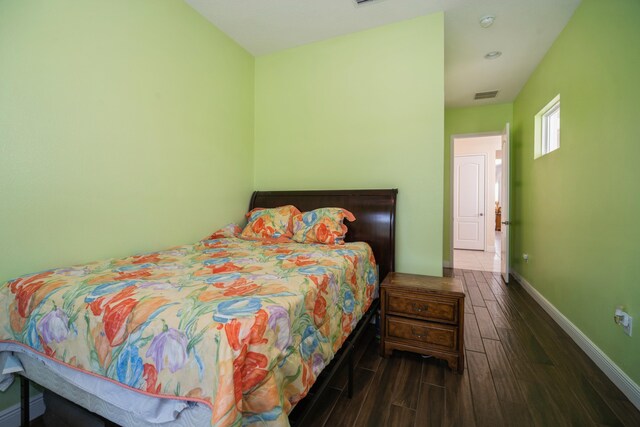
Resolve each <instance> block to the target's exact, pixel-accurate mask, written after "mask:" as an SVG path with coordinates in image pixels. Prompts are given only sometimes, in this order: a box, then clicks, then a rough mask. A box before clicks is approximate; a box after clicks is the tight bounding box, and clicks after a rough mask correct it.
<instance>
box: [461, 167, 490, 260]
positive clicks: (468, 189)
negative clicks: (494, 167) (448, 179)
mask: <svg viewBox="0 0 640 427" xmlns="http://www.w3.org/2000/svg"><path fill="white" fill-rule="evenodd" d="M454 171H455V172H454V178H453V179H454V188H453V247H454V248H455V249H473V250H481V251H482V250H484V239H485V235H484V234H485V218H486V216H485V215H484V209H485V199H484V198H485V156H484V155H474V156H455V160H454Z"/></svg>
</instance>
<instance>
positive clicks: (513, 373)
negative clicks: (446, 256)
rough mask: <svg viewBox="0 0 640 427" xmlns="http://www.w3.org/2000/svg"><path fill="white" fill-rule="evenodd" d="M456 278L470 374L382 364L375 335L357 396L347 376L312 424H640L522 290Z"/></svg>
mask: <svg viewBox="0 0 640 427" xmlns="http://www.w3.org/2000/svg"><path fill="white" fill-rule="evenodd" d="M449 274H454V275H455V276H456V277H459V278H461V279H462V280H463V281H464V285H465V292H466V294H467V297H466V301H465V347H466V363H465V371H464V374H462V375H459V374H457V373H455V372H452V371H451V370H450V369H448V368H447V367H446V365H445V364H444V363H443V362H440V361H438V360H436V359H432V358H430V359H424V358H422V357H420V356H418V355H414V354H410V353H402V352H394V354H393V356H392V357H390V358H388V359H383V358H381V357H380V356H379V355H378V344H377V342H376V339H375V336H374V331H373V328H371V330H370V331H368V335H367V336H366V337H365V340H363V341H365V344H366V345H363V346H362V347H360V348H359V349H358V353H357V354H356V360H357V361H358V363H357V367H356V369H355V379H356V384H355V389H354V396H353V398H351V399H349V398H348V397H347V387H346V371H345V372H344V373H343V374H344V375H340V378H338V379H336V380H335V381H334V382H333V383H332V385H331V387H330V388H328V389H327V390H326V392H325V393H324V395H323V396H322V398H321V399H320V401H319V402H318V405H317V406H316V407H315V408H314V409H313V412H312V414H311V416H310V419H311V420H313V421H312V422H311V423H310V425H312V426H394V427H402V426H479V427H481V426H491V427H496V426H596V425H597V426H602V425H607V426H640V412H638V411H637V410H636V408H635V407H634V406H633V405H632V404H631V403H630V402H629V400H628V399H627V398H626V397H625V396H624V395H623V394H622V393H621V392H620V391H619V390H618V389H617V388H616V387H615V386H614V385H613V383H611V381H609V379H608V378H607V377H605V375H604V374H603V373H602V372H601V371H600V370H599V369H598V368H597V367H596V366H595V365H594V364H593V362H591V360H590V359H589V358H588V357H587V356H586V355H585V354H584V353H583V352H582V350H580V348H578V346H577V345H576V344H575V343H574V342H573V341H572V340H571V338H569V336H568V335H567V334H566V333H565V332H564V331H562V330H561V329H560V327H559V326H558V325H557V324H556V323H555V322H554V321H553V320H552V319H551V318H550V317H549V316H548V315H547V314H546V313H545V312H544V311H543V310H542V308H541V307H540V306H539V305H538V304H537V303H536V302H535V301H534V300H533V299H532V298H531V297H530V296H529V295H528V294H527V293H526V292H525V291H524V290H523V289H522V288H521V287H520V285H519V284H518V283H517V282H515V281H512V282H511V283H510V284H509V285H508V286H507V285H505V284H504V283H503V282H502V280H501V279H500V277H499V275H498V274H494V273H488V272H480V271H470V270H454V271H453V272H449ZM303 403H304V400H303V401H302V402H301V404H303Z"/></svg>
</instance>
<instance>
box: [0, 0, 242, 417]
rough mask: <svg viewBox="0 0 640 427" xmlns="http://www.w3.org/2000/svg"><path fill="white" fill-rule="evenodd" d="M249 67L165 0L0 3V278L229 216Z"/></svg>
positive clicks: (218, 36)
mask: <svg viewBox="0 0 640 427" xmlns="http://www.w3.org/2000/svg"><path fill="white" fill-rule="evenodd" d="M253 72H254V59H253V57H252V56H251V55H249V54H248V53H247V52H246V51H244V50H243V49H241V48H240V47H239V46H238V45H236V44H235V43H234V42H232V41H231V40H230V39H229V38H228V37H227V36H226V35H224V34H223V33H221V32H220V31H218V30H217V29H216V28H214V26H212V25H211V24H210V23H209V22H207V21H206V20H205V19H204V18H203V17H201V16H200V15H199V14H197V13H196V12H195V11H194V10H193V9H191V8H190V7H189V6H188V5H186V4H185V3H184V2H182V1H179V0H162V1H157V0H137V1H134V2H132V1H128V0H117V1H116V0H110V1H96V0H75V1H71V0H56V1H51V0H46V1H45V0H41V1H35V0H31V1H0V281H3V280H5V279H8V278H10V277H13V276H16V275H20V274H25V273H29V272H33V271H37V270H42V269H46V268H50V267H55V266H59V265H68V264H73V263H81V262H86V261H92V260H95V259H101V258H106V257H111V256H124V255H129V254H131V253H135V252H139V251H145V250H151V249H159V248H163V247H169V246H172V245H178V244H183V243H189V242H193V241H196V240H197V239H199V238H201V237H203V236H205V235H206V233H208V232H211V231H212V230H214V229H216V228H217V227H219V226H221V225H224V224H225V223H226V222H230V221H239V220H241V219H242V214H243V213H244V212H245V211H246V207H247V204H248V200H249V197H250V194H251V191H252V186H253V182H252V176H253V95H254V90H253V84H254V76H253ZM16 393H17V388H14V389H13V391H12V392H10V393H9V394H7V393H0V410H2V409H4V408H5V407H7V406H9V405H10V404H13V403H15V402H16V401H17V397H16V396H17V394H16Z"/></svg>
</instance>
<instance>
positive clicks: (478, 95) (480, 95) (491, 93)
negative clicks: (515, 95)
mask: <svg viewBox="0 0 640 427" xmlns="http://www.w3.org/2000/svg"><path fill="white" fill-rule="evenodd" d="M496 95H498V91H497V90H490V91H489V92H478V93H476V94H475V96H474V97H473V99H490V98H495V97H496Z"/></svg>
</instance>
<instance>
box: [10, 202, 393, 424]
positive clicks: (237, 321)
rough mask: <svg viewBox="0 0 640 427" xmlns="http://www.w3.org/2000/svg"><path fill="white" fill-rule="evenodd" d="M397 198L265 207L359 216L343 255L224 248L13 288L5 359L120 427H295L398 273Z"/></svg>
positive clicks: (227, 239) (204, 247) (100, 266)
mask: <svg viewBox="0 0 640 427" xmlns="http://www.w3.org/2000/svg"><path fill="white" fill-rule="evenodd" d="M396 193H397V191H396V190H353V191H347V190H344V191H292V192H255V193H254V194H253V196H252V198H251V202H250V209H253V208H256V207H262V208H271V207H276V206H282V205H286V204H292V205H295V206H297V207H298V208H299V209H300V210H302V211H309V210H312V209H315V208H318V207H326V206H340V207H343V208H345V209H348V210H349V211H351V212H353V214H354V215H355V216H356V218H357V220H356V221H355V222H353V223H351V224H349V232H348V233H347V238H346V241H347V242H346V243H345V245H343V246H340V247H336V246H328V245H314V244H299V243H273V242H260V241H246V240H242V239H238V238H237V237H235V236H224V237H220V238H216V239H211V240H204V241H201V242H197V243H195V244H194V245H186V246H182V247H178V248H173V249H170V250H167V251H161V252H154V253H149V254H142V255H137V256H133V257H127V258H123V259H112V260H107V261H102V262H97V263H91V264H87V265H83V266H76V267H72V268H67V269H55V270H50V271H46V272H41V273H38V274H35V275H28V276H23V277H21V278H18V279H16V280H13V281H10V282H8V283H7V286H3V287H2V289H1V290H0V305H1V306H2V307H1V308H2V310H1V311H0V351H4V352H5V353H6V352H11V353H12V354H13V355H14V357H16V358H17V360H19V362H20V363H21V364H22V366H23V369H24V371H23V372H22V375H23V376H24V377H26V378H29V379H31V380H33V381H35V382H37V383H39V384H41V385H43V386H44V387H45V388H49V389H54V390H55V391H56V393H58V394H60V395H62V396H63V397H65V398H68V399H70V400H72V401H75V402H76V403H78V404H80V405H81V406H83V407H86V408H88V409H89V410H91V411H93V412H96V413H98V414H99V415H102V416H103V417H105V418H107V419H109V420H111V421H113V422H115V423H118V424H121V425H163V424H171V425H203V424H204V425H206V424H210V425H240V424H254V423H266V424H272V425H287V424H288V422H289V421H288V414H289V413H290V412H291V410H292V408H293V407H294V406H295V405H296V404H297V402H299V401H300V399H302V398H304V397H305V396H306V395H307V393H308V392H309V390H310V388H311V387H312V386H313V384H314V383H315V382H316V380H317V378H318V377H319V375H320V373H321V372H322V371H323V370H324V369H325V367H326V366H327V365H329V364H330V362H331V361H332V359H334V358H335V357H336V355H340V354H341V352H342V353H344V348H345V347H347V348H350V347H351V346H352V345H353V343H351V342H350V341H349V340H350V337H352V336H353V335H354V331H356V333H355V334H356V335H357V331H358V324H359V322H360V323H361V319H363V317H365V313H367V312H368V313H369V315H370V313H371V310H370V308H371V307H372V306H373V307H375V302H374V301H375V298H376V297H377V283H378V277H380V278H384V276H385V275H386V273H388V272H389V271H393V270H394V257H395V254H394V249H395V232H394V229H395V200H396ZM363 242H365V243H363ZM374 255H375V260H374ZM345 343H347V344H345ZM60 384H65V387H63V388H60V387H59V385H60Z"/></svg>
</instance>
